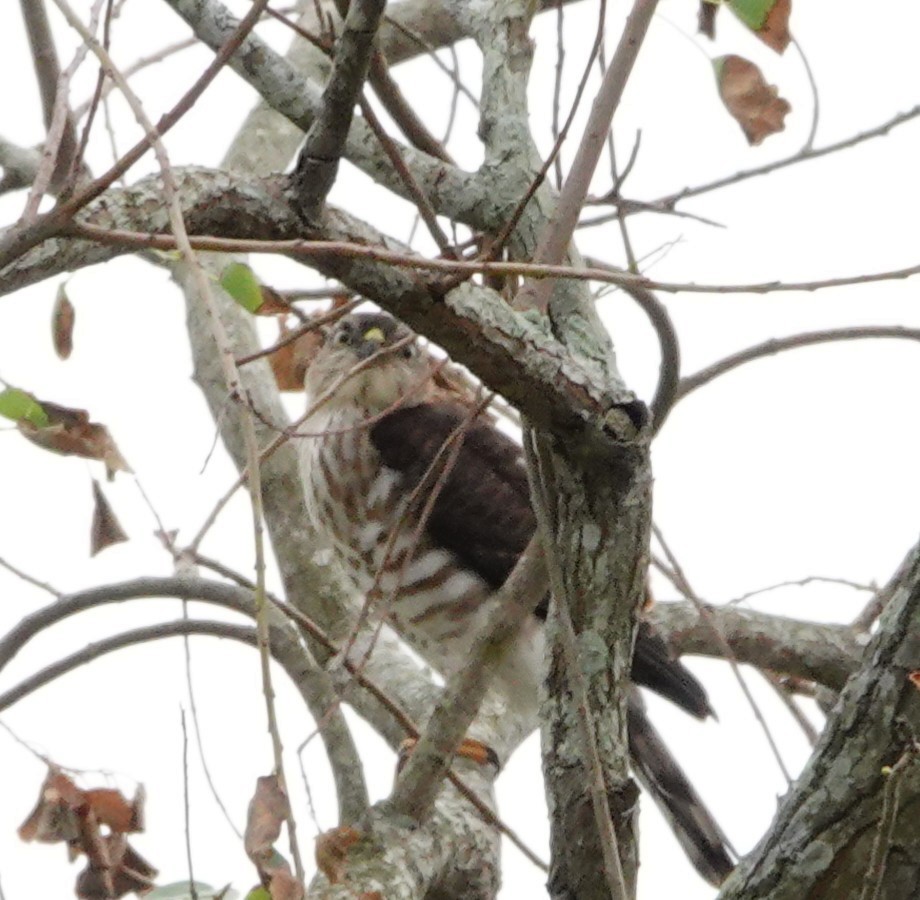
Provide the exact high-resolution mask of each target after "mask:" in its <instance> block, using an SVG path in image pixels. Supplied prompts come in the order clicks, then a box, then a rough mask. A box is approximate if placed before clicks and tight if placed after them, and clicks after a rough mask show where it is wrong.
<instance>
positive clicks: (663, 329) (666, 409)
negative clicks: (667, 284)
mask: <svg viewBox="0 0 920 900" xmlns="http://www.w3.org/2000/svg"><path fill="white" fill-rule="evenodd" d="M585 262H586V263H587V264H588V265H589V266H591V267H592V268H594V269H604V270H607V271H610V272H617V273H621V274H624V275H626V274H628V273H626V272H624V271H623V270H622V269H620V268H618V267H617V266H612V265H610V263H606V262H604V261H603V260H601V259H597V258H595V257H591V256H588V257H585ZM620 289H621V290H622V291H623V292H624V293H626V294H628V295H629V296H630V297H632V299H633V300H635V301H636V304H637V305H638V306H639V308H640V309H641V310H642V312H644V313H645V314H646V316H648V320H649V322H650V323H651V326H652V328H654V329H655V334H656V335H657V337H658V346H659V348H660V352H661V363H660V365H659V367H658V385H657V386H656V388H655V395H654V396H653V397H652V400H651V402H650V403H649V411H650V412H651V414H652V432H653V434H657V433H658V432H659V431H660V430H661V426H662V425H664V421H665V419H667V417H668V414H669V413H670V411H671V408H672V407H673V406H674V404H675V403H676V402H677V400H678V399H679V388H680V341H679V340H678V337H677V329H676V328H675V327H674V323H673V322H672V321H671V316H670V314H669V313H668V309H667V307H666V306H665V305H664V304H663V303H661V302H660V301H659V300H658V298H657V297H656V296H655V295H654V294H653V293H652V292H651V291H650V290H648V289H647V288H644V287H640V286H639V285H632V284H623V285H620Z"/></svg>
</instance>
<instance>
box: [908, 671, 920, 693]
mask: <svg viewBox="0 0 920 900" xmlns="http://www.w3.org/2000/svg"><path fill="white" fill-rule="evenodd" d="M907 677H908V678H909V679H910V683H911V684H912V685H913V686H914V687H915V688H916V689H917V690H918V691H920V669H914V671H913V672H911V673H910V674H909V675H908V676H907Z"/></svg>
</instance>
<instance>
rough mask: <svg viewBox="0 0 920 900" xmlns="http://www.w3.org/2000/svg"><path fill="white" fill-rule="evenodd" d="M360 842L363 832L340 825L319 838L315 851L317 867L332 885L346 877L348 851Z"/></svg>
mask: <svg viewBox="0 0 920 900" xmlns="http://www.w3.org/2000/svg"><path fill="white" fill-rule="evenodd" d="M359 840H361V832H360V831H357V830H356V829H354V828H352V827H351V826H350V825H340V826H339V827H338V828H331V829H329V831H324V832H323V833H322V834H320V835H318V836H317V838H316V847H315V849H314V855H315V857H316V865H317V868H318V869H319V870H320V871H321V872H322V873H323V874H324V875H325V876H326V878H328V879H329V883H330V884H338V883H339V882H340V881H341V880H342V879H343V878H344V877H345V869H346V867H347V865H348V851H349V850H350V849H351V848H352V847H353V846H354V845H355V844H356V843H357V842H358V841H359Z"/></svg>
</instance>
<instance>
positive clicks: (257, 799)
mask: <svg viewBox="0 0 920 900" xmlns="http://www.w3.org/2000/svg"><path fill="white" fill-rule="evenodd" d="M287 814H288V799H287V795H286V794H285V792H284V790H283V789H282V787H281V784H280V782H279V781H278V778H277V776H275V775H262V776H260V777H259V778H258V779H256V791H255V793H254V794H253V795H252V800H250V801H249V811H248V813H247V817H246V833H245V834H244V835H243V846H244V848H245V850H246V855H247V856H248V857H249V858H250V859H251V860H252V862H253V865H254V866H255V867H256V869H257V870H258V872H259V876H260V877H261V879H262V881H263V883H264V884H269V883H270V881H271V879H272V876H274V875H276V874H277V873H278V872H286V873H288V874H290V871H291V869H290V866H289V865H288V862H287V860H286V859H285V858H284V857H283V856H282V855H281V854H280V853H279V852H278V851H277V850H275V848H274V846H273V845H274V843H275V841H276V840H277V839H278V835H279V834H281V825H282V824H283V822H284V820H285V818H286V817H287Z"/></svg>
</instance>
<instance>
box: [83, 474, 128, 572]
mask: <svg viewBox="0 0 920 900" xmlns="http://www.w3.org/2000/svg"><path fill="white" fill-rule="evenodd" d="M126 540H128V535H127V534H125V530H124V529H123V528H122V527H121V524H120V523H119V521H118V519H117V518H115V513H114V512H113V511H112V507H111V506H109V501H108V500H106V498H105V494H103V493H102V488H101V487H99V482H98V481H96V479H95V478H94V479H93V524H92V526H91V527H90V534H89V555H90V556H95V555H96V554H97V553H99V552H100V551H102V550H105V548H106V547H111V546H112V544H120V543H121V542H122V541H126Z"/></svg>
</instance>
